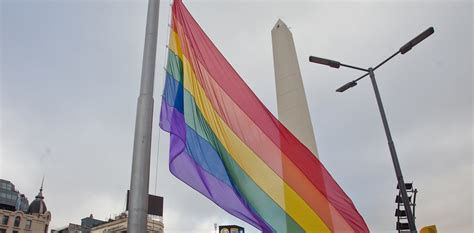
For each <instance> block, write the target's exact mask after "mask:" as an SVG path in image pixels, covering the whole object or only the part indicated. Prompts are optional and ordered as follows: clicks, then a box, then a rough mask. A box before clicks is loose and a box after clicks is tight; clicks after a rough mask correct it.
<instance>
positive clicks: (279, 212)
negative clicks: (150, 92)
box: [167, 51, 304, 233]
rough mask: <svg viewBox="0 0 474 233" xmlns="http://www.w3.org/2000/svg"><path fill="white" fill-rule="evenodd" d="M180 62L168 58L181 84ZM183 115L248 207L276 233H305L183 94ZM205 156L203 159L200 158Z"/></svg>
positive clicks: (173, 72)
mask: <svg viewBox="0 0 474 233" xmlns="http://www.w3.org/2000/svg"><path fill="white" fill-rule="evenodd" d="M182 67H183V66H182V62H181V60H180V59H179V57H177V56H176V55H175V54H174V53H173V52H172V51H170V52H169V56H168V72H170V74H171V76H172V77H174V80H167V81H175V82H176V81H178V80H181V81H182V80H183V77H182V76H181V77H179V76H180V75H183V71H182ZM183 93H184V114H185V120H186V124H187V125H188V126H189V127H190V128H192V129H193V130H194V131H196V132H197V133H198V135H199V136H201V137H202V138H204V139H205V140H206V141H208V142H209V144H210V145H211V146H212V147H213V148H214V149H215V150H216V151H217V153H218V154H219V155H220V156H221V158H222V160H223V162H224V166H225V167H226V169H227V172H228V174H229V176H230V178H231V182H232V183H233V185H234V187H236V189H237V191H238V192H239V193H240V194H241V195H243V197H244V199H246V200H247V201H248V202H249V205H250V206H251V207H252V208H253V209H254V210H255V211H256V212H257V213H258V214H259V215H260V216H261V217H262V218H263V219H264V220H265V221H267V223H268V224H270V225H271V226H272V228H274V229H275V230H277V232H291V233H293V232H295V233H298V232H304V230H303V229H302V228H301V227H300V226H299V225H298V224H297V223H296V222H295V221H294V220H293V219H292V218H291V217H290V216H289V215H288V214H287V213H286V212H285V211H284V210H283V209H282V208H281V207H280V206H279V205H277V204H276V203H275V202H274V201H273V200H272V199H271V198H270V196H269V195H268V194H267V193H265V192H264V191H263V190H262V189H261V188H260V187H259V186H258V185H257V184H256V183H255V182H254V181H253V180H252V179H251V177H249V176H248V175H247V174H246V173H245V172H244V171H243V170H242V168H241V167H240V166H239V165H238V164H237V163H236V162H235V161H234V159H233V158H232V157H231V156H230V154H229V153H228V152H227V150H226V149H225V148H224V146H223V145H222V143H221V142H220V141H219V140H218V139H217V137H216V135H215V134H214V132H213V131H212V130H211V128H210V127H209V125H208V123H207V122H206V120H205V119H204V117H203V116H202V113H201V112H200V110H199V108H198V107H197V105H196V103H195V102H194V98H193V97H192V95H191V93H189V92H188V91H187V90H184V92H183ZM203 156H205V155H203Z"/></svg>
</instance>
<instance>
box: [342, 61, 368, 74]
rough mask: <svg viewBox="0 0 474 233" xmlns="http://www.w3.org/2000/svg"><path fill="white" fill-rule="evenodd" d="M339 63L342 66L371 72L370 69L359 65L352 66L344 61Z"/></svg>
mask: <svg viewBox="0 0 474 233" xmlns="http://www.w3.org/2000/svg"><path fill="white" fill-rule="evenodd" d="M339 65H340V66H344V67H347V68H351V69H354V70H360V71H365V72H369V70H368V69H364V68H360V67H357V66H351V65H347V64H344V63H339Z"/></svg>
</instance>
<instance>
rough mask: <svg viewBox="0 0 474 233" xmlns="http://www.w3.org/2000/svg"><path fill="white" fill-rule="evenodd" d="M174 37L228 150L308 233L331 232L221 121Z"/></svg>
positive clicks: (197, 95)
mask: <svg viewBox="0 0 474 233" xmlns="http://www.w3.org/2000/svg"><path fill="white" fill-rule="evenodd" d="M172 34H174V35H172V36H171V39H170V43H169V46H170V49H171V50H172V51H173V52H175V54H177V55H178V57H179V58H180V59H181V60H182V62H183V70H184V88H185V89H187V90H188V91H189V92H190V93H191V94H192V95H193V97H194V99H195V102H196V104H197V105H198V108H199V110H200V111H201V113H202V114H203V116H204V118H205V119H206V121H207V122H208V124H209V126H210V127H211V129H212V131H213V132H214V133H215V135H216V136H217V138H218V139H219V141H220V142H221V143H222V144H223V146H224V147H225V149H226V150H227V151H228V152H229V154H230V155H231V156H232V157H233V159H234V160H235V161H236V162H237V163H238V164H239V166H240V167H241V168H242V169H243V170H244V171H245V172H246V173H247V174H248V175H249V176H250V177H251V178H252V179H253V180H254V181H255V183H256V184H257V185H258V186H259V187H260V188H261V189H262V190H264V191H265V192H266V193H267V194H268V195H269V196H270V197H271V198H272V199H273V200H274V201H275V202H276V203H277V204H278V205H279V206H280V207H282V209H284V210H285V211H286V212H287V213H288V215H290V216H291V217H292V218H293V219H294V220H295V221H296V222H297V223H298V224H299V225H300V226H301V227H302V228H303V229H304V230H305V231H306V232H330V230H329V229H328V227H327V226H326V224H325V223H324V222H323V221H322V220H321V218H320V217H319V216H318V215H317V214H316V213H315V212H314V211H313V209H311V207H309V206H308V204H307V203H306V202H305V201H304V200H303V199H302V198H301V197H300V196H299V195H298V194H297V193H296V192H295V191H294V190H293V189H292V188H291V187H290V186H288V184H287V183H285V182H284V181H283V180H282V179H281V178H280V177H279V176H278V175H277V174H275V172H274V171H273V170H272V169H271V168H269V167H268V166H267V165H266V164H265V162H264V161H262V160H261V159H260V158H259V157H258V156H257V155H256V154H255V153H254V152H253V151H252V150H251V149H250V148H249V147H248V146H247V145H246V144H245V143H243V142H242V141H241V140H240V138H239V137H238V136H237V135H236V134H235V133H234V132H233V131H232V129H231V128H230V127H229V126H228V125H227V124H226V123H225V122H224V120H222V119H221V118H220V116H219V114H218V113H217V112H216V111H215V110H214V108H213V106H212V104H211V103H210V101H209V99H208V98H207V96H206V94H205V92H204V90H203V88H202V87H201V85H200V83H199V81H198V80H197V78H196V76H195V73H194V70H193V67H192V66H191V64H190V62H189V61H188V59H187V58H186V57H185V56H184V55H183V53H182V51H181V46H186V45H183V44H181V42H180V40H179V38H178V36H177V35H176V32H172Z"/></svg>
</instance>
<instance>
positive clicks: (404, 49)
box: [309, 27, 434, 233]
mask: <svg viewBox="0 0 474 233" xmlns="http://www.w3.org/2000/svg"><path fill="white" fill-rule="evenodd" d="M433 33H434V29H433V27H429V28H428V29H426V30H425V31H424V32H422V33H421V34H420V35H418V36H417V37H415V38H413V39H412V40H410V41H409V42H408V43H406V44H405V45H403V46H402V47H401V48H400V49H399V50H398V51H397V52H396V53H394V54H393V55H392V56H390V57H388V58H387V59H385V60H384V61H382V62H381V63H380V64H378V65H377V66H375V67H374V68H372V67H370V68H368V69H364V68H360V67H357V66H352V65H347V64H344V63H341V62H338V61H334V60H330V59H326V58H320V57H314V56H310V57H309V61H310V62H313V63H318V64H321V65H326V66H330V67H333V68H339V67H341V66H343V67H347V68H351V69H356V70H360V71H364V72H367V73H366V74H364V75H362V76H361V77H359V78H357V79H354V80H352V81H350V82H348V83H346V84H344V85H343V86H341V87H339V88H338V89H337V90H336V91H337V92H344V91H346V90H347V89H349V88H351V87H354V86H356V85H357V82H358V81H359V80H361V79H363V78H364V77H366V76H367V75H369V76H370V80H371V82H372V86H373V88H374V92H375V98H376V99H377V105H378V107H379V111H380V116H381V117H382V123H383V126H384V129H385V135H386V136H387V141H388V147H389V150H390V155H391V157H392V162H393V166H394V169H395V174H396V176H397V181H398V187H399V188H400V194H401V196H402V200H403V206H404V208H405V213H406V215H407V220H408V226H409V229H410V232H412V233H416V232H417V231H416V225H415V217H414V216H413V213H412V211H411V206H410V200H409V197H408V194H407V190H406V187H405V181H404V180H403V176H402V170H401V168H400V163H399V162H398V157H397V152H396V150H395V145H394V144H393V140H392V134H391V133H390V128H389V126H388V122H387V117H386V116H385V110H384V108H383V105H382V99H381V97H380V93H379V88H378V86H377V82H376V80H375V74H374V71H375V70H376V69H378V68H379V67H380V66H382V65H383V64H385V63H386V62H387V61H389V60H390V59H392V58H393V57H395V56H396V55H398V54H405V53H407V52H408V51H410V50H411V49H412V48H413V47H414V46H415V45H417V44H418V43H420V42H421V41H423V40H424V39H426V38H427V37H428V36H430V35H431V34H433Z"/></svg>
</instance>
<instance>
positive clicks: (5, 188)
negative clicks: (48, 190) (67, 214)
mask: <svg viewBox="0 0 474 233" xmlns="http://www.w3.org/2000/svg"><path fill="white" fill-rule="evenodd" d="M50 221H51V213H50V212H49V211H48V210H47V208H46V204H45V202H44V197H43V185H41V188H40V192H39V193H38V195H37V196H36V198H35V200H34V201H33V202H31V204H28V199H27V198H26V197H25V195H23V194H21V193H20V192H18V191H17V190H16V189H15V185H13V183H11V182H10V181H7V180H3V179H0V233H40V232H44V233H46V232H48V227H49V222H50Z"/></svg>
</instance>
